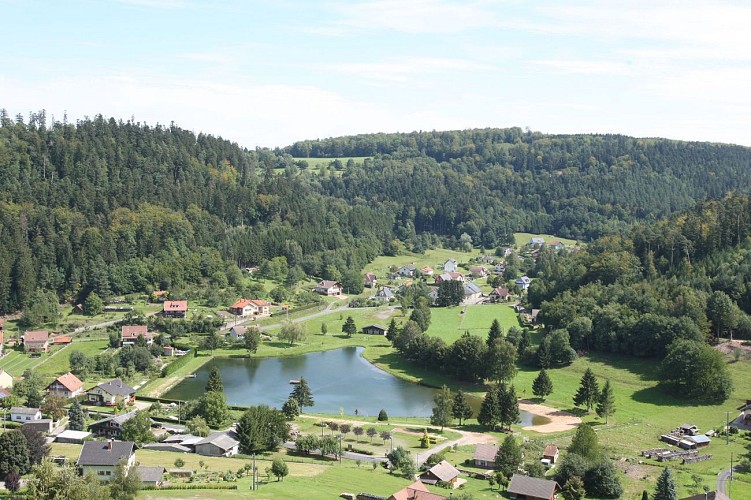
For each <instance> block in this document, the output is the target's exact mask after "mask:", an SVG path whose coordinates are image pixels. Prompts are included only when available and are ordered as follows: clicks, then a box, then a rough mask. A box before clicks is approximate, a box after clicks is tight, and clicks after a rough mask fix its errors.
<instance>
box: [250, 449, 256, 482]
mask: <svg viewBox="0 0 751 500" xmlns="http://www.w3.org/2000/svg"><path fill="white" fill-rule="evenodd" d="M250 489H251V490H254V491H255V489H256V454H255V453H253V485H252V486H251V488H250Z"/></svg>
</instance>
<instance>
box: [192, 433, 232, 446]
mask: <svg viewBox="0 0 751 500" xmlns="http://www.w3.org/2000/svg"><path fill="white" fill-rule="evenodd" d="M202 444H213V445H214V446H216V447H217V448H220V449H222V450H224V451H227V450H230V449H232V448H234V447H235V446H237V445H239V444H240V441H238V440H236V439H232V438H231V437H229V435H227V433H226V432H214V433H212V434H209V435H208V436H207V437H205V438H204V439H202V440H201V441H199V442H197V443H196V446H198V445H202Z"/></svg>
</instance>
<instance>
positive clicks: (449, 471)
mask: <svg viewBox="0 0 751 500" xmlns="http://www.w3.org/2000/svg"><path fill="white" fill-rule="evenodd" d="M458 477H459V471H458V470H456V467H454V466H453V465H451V464H450V463H448V462H447V461H446V460H441V461H440V462H439V463H437V464H435V465H434V466H433V467H431V468H430V469H428V470H426V471H425V472H423V473H422V474H420V481H422V482H423V483H425V484H436V483H438V482H439V481H442V482H444V483H449V484H454V483H456V479H457V478H458Z"/></svg>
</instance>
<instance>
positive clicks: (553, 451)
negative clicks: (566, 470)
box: [542, 444, 558, 465]
mask: <svg viewBox="0 0 751 500" xmlns="http://www.w3.org/2000/svg"><path fill="white" fill-rule="evenodd" d="M542 460H543V461H544V460H548V462H547V463H548V464H550V465H554V464H555V463H556V462H557V461H558V447H557V446H556V445H554V444H549V445H547V446H545V450H543V452H542ZM543 463H544V462H543Z"/></svg>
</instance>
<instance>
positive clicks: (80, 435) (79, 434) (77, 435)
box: [55, 430, 91, 441]
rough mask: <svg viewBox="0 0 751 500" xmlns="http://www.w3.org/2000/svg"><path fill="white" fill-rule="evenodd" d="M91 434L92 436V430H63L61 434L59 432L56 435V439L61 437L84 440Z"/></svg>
mask: <svg viewBox="0 0 751 500" xmlns="http://www.w3.org/2000/svg"><path fill="white" fill-rule="evenodd" d="M89 436H91V433H90V432H86V431H71V430H65V431H63V432H61V433H60V434H58V435H57V436H55V438H56V439H60V438H63V439H80V440H82V441H83V440H84V439H85V438H87V437H89Z"/></svg>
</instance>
